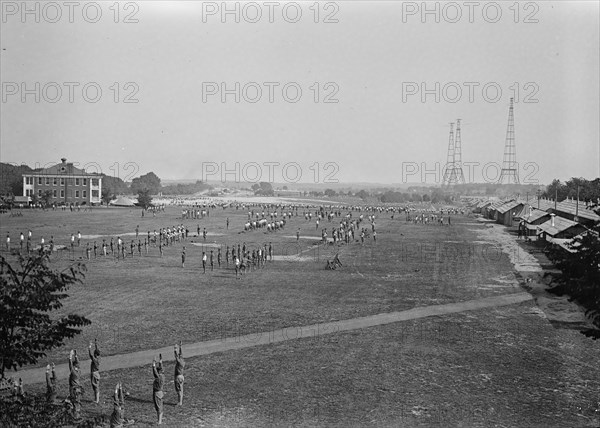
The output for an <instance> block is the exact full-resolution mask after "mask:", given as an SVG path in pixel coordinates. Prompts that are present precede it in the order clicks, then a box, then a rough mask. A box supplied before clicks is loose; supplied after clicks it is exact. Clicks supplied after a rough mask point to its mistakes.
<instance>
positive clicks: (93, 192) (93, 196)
mask: <svg viewBox="0 0 600 428" xmlns="http://www.w3.org/2000/svg"><path fill="white" fill-rule="evenodd" d="M97 197H98V191H97V190H92V198H97Z"/></svg>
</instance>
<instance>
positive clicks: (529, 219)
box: [521, 209, 550, 223]
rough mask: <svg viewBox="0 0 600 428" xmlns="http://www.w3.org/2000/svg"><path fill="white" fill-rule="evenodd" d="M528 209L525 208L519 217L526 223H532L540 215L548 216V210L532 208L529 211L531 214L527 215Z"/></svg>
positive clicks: (540, 216)
mask: <svg viewBox="0 0 600 428" xmlns="http://www.w3.org/2000/svg"><path fill="white" fill-rule="evenodd" d="M528 211H529V210H525V211H524V212H523V214H521V218H522V219H523V220H525V221H526V222H527V223H532V222H534V221H536V220H539V219H540V218H542V217H545V216H550V214H549V213H548V212H546V211H542V210H538V209H533V210H532V211H531V215H528V214H529V213H528Z"/></svg>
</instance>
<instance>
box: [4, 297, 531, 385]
mask: <svg viewBox="0 0 600 428" xmlns="http://www.w3.org/2000/svg"><path fill="white" fill-rule="evenodd" d="M531 299H532V297H531V295H530V294H529V293H515V294H506V295H503V296H494V297H488V298H483V299H478V300H469V301H466V302H459V303H448V304H444V305H433V306H422V307H417V308H413V309H409V310H406V311H401V312H389V313H382V314H377V315H371V316H367V317H361V318H352V319H347V320H342V321H334V322H328V323H322V324H312V325H307V326H299V327H287V328H283V329H278V330H272V331H264V332H257V333H254V334H247V335H239V336H233V337H227V338H223V339H216V340H209V341H206V342H197V343H189V344H184V346H183V348H184V355H185V357H186V358H189V357H196V356H199V355H207V354H212V353H215V352H225V351H230V350H234V349H242V348H248V347H251V346H258V345H267V344H270V343H277V342H284V341H287V340H294V339H303V338H310V337H316V336H319V335H324V334H331V333H337V332H342V331H350V330H357V329H361V328H368V327H374V326H378V325H384V324H390V323H395V322H400V321H407V320H413V319H418V318H425V317H431V316H438V315H446V314H453V313H458V312H464V311H472V310H478V309H485V308H494V307H499V306H506V305H512V304H516V303H521V302H525V301H528V300H531ZM84 351H85V350H80V352H81V353H83V352H84ZM159 353H162V355H163V359H164V360H165V361H170V360H173V345H169V346H167V347H164V348H160V349H147V350H144V351H138V352H132V353H130V354H122V355H112V356H109V357H104V358H103V359H102V364H101V368H102V371H110V370H116V369H122V368H130V367H139V366H143V365H148V364H150V363H151V362H152V358H154V357H157V356H158V354H159ZM65 359H66V358H65ZM88 365H89V361H88V360H87V356H86V360H83V361H82V367H83V370H82V371H83V372H84V373H87V370H88ZM45 370H46V369H45V368H43V367H40V368H35V369H27V370H23V371H19V372H16V373H15V372H13V373H11V374H10V375H11V376H12V377H14V378H19V377H20V378H22V379H23V382H24V383H25V384H33V383H38V382H44V380H45ZM56 374H57V376H58V378H59V379H65V378H66V377H68V367H67V364H60V365H57V366H56Z"/></svg>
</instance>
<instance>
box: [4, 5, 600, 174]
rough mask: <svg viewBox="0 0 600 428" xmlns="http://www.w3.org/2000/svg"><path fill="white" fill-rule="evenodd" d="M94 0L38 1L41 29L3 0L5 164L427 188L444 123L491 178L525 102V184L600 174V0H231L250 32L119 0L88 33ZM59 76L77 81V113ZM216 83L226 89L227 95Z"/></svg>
mask: <svg viewBox="0 0 600 428" xmlns="http://www.w3.org/2000/svg"><path fill="white" fill-rule="evenodd" d="M89 3H90V2H81V3H80V4H79V6H78V7H76V8H75V9H74V10H73V16H72V21H73V22H72V23H71V22H69V20H70V17H69V8H68V6H66V5H64V3H63V2H58V3H54V4H55V5H57V6H56V7H55V6H52V7H50V6H46V7H44V3H39V4H38V6H35V5H36V4H37V3H36V2H28V3H27V4H28V7H30V8H31V9H34V8H35V7H39V10H40V12H39V13H40V17H39V21H40V22H39V23H38V22H35V21H36V16H35V14H34V13H31V14H26V15H23V14H22V10H21V7H22V3H21V2H4V1H3V2H2V13H3V16H2V23H1V25H2V29H1V42H0V44H1V47H2V50H1V51H0V54H1V77H2V79H1V80H2V96H3V99H2V104H1V108H2V112H1V124H0V128H1V131H0V133H1V134H0V136H1V147H0V158H1V160H2V161H3V162H14V163H18V164H20V163H26V164H28V165H30V166H34V165H35V164H36V163H37V164H40V165H44V164H51V163H57V162H59V161H60V158H61V157H63V156H64V157H66V158H68V159H69V161H72V162H77V163H78V164H79V166H84V165H86V164H87V166H88V170H90V171H91V170H94V169H95V168H94V167H92V166H91V163H95V164H96V165H98V167H99V168H100V169H101V171H102V172H104V173H106V174H109V175H116V174H117V173H118V174H119V176H120V177H121V178H126V179H131V178H132V176H135V175H140V174H144V173H147V172H149V171H154V172H155V173H156V174H157V175H158V176H159V177H161V178H162V179H184V178H185V179H192V178H198V179H200V178H207V179H213V180H214V179H219V178H221V175H220V173H221V167H222V166H225V168H227V169H229V170H231V171H233V170H235V164H236V162H239V164H240V172H239V175H236V174H234V173H230V174H228V175H227V176H226V177H225V178H226V180H229V181H233V180H237V179H243V178H244V177H245V178H248V179H250V180H255V179H257V178H260V179H262V180H263V181H268V179H269V178H271V179H272V180H273V181H276V182H282V181H286V179H287V180H289V181H295V180H296V179H299V180H300V181H301V182H313V181H319V182H323V181H324V180H325V179H330V180H331V179H336V180H339V181H341V182H348V181H352V182H358V181H360V182H379V183H400V182H403V181H404V182H420V181H427V182H428V183H434V182H439V181H440V180H441V175H440V174H439V173H438V174H436V173H435V171H436V168H438V167H439V168H440V169H441V167H442V166H443V165H444V163H445V162H446V154H447V144H448V132H449V123H450V122H454V121H455V120H456V119H457V118H460V119H462V150H463V158H462V160H463V162H472V163H473V164H471V165H472V166H471V167H470V168H471V171H472V172H473V176H471V177H470V179H471V180H470V181H477V182H481V181H484V180H487V181H494V179H495V178H496V177H497V168H498V167H499V166H500V165H501V163H502V156H503V152H504V143H505V136H506V127H507V116H508V106H509V98H510V97H511V96H515V97H517V99H516V100H515V110H514V112H515V135H516V151H517V160H518V162H519V169H520V178H521V181H522V182H526V183H534V182H535V181H538V182H539V183H540V184H545V183H548V182H549V181H551V180H552V179H553V178H560V179H561V180H564V179H568V178H570V177H573V176H582V177H585V178H588V179H592V178H595V177H598V176H600V131H599V126H600V125H599V118H600V109H599V104H600V87H599V83H600V79H599V76H600V70H599V52H600V46H599V43H600V42H599V40H600V35H599V27H600V24H599V16H600V11H599V2H597V1H580V2H576V1H568V2H558V1H552V2H549V1H545V2H529V3H528V4H527V5H525V3H521V5H520V7H519V8H518V9H517V8H514V7H513V8H512V9H511V5H512V3H513V2H499V3H497V4H495V3H494V4H490V2H480V4H479V6H477V7H475V9H474V10H473V11H472V12H473V13H472V16H471V17H470V16H469V12H470V10H469V7H468V6H467V5H465V4H464V2H457V3H453V5H452V6H447V5H446V4H445V3H440V4H437V7H438V8H439V11H440V13H439V21H440V22H439V23H436V22H435V20H436V16H435V14H429V15H423V14H422V12H423V11H422V10H420V9H421V2H417V3H410V2H409V3H400V2H391V1H386V2H384V1H381V2H380V1H369V2H359V1H352V2H350V1H339V2H331V3H330V4H327V5H326V4H325V3H323V2H322V3H320V4H319V7H318V8H317V7H315V6H314V5H313V2H298V3H296V4H292V5H288V6H286V8H285V10H284V6H285V5H287V3H283V2H282V3H279V4H276V5H274V6H269V4H268V3H265V2H257V3H253V4H247V3H239V4H237V6H236V3H234V2H230V3H228V7H229V8H230V9H232V10H234V9H235V8H236V7H238V8H239V11H240V13H239V21H240V22H239V23H237V22H235V21H236V16H235V14H234V13H232V14H227V15H224V16H223V15H222V13H221V12H222V10H221V8H222V4H221V2H217V3H212V2H172V1H171V2H155V1H152V2H150V1H138V2H130V3H128V4H126V3H120V7H119V10H118V12H119V14H118V16H115V12H116V8H114V7H113V8H112V9H111V5H112V4H113V2H112V1H111V2H98V3H97V4H96V5H98V6H99V9H100V10H101V12H102V16H101V17H99V19H98V21H97V22H95V23H92V22H88V21H93V20H95V16H96V12H97V11H96V9H95V8H94V4H92V5H91V6H90V4H89ZM498 4H499V5H500V11H501V13H502V15H501V16H500V17H498V18H497V12H498V8H497V7H496V5H498ZM84 6H85V7H86V8H85V12H84V11H83V10H84ZM428 7H429V8H431V9H432V10H433V9H434V8H435V7H436V3H433V2H431V3H429V4H428ZM317 9H318V12H319V13H318V16H316V10H317ZM417 9H418V10H417ZM484 9H485V10H484ZM259 10H260V12H261V13H262V16H261V17H260V18H257V11H259ZM57 11H58V12H61V13H62V16H61V17H60V18H57ZM271 11H272V16H269V14H270V12H271ZM298 11H301V13H302V15H301V17H300V18H299V20H298V22H295V23H294V22H292V21H295V20H296V14H297V12H298ZM458 11H460V12H461V13H462V16H460V17H457V12H458ZM126 18H129V20H130V21H135V20H137V22H129V23H126V22H123V21H124V20H126ZM115 19H117V20H118V21H119V22H118V23H115V22H114V21H115ZM315 19H316V20H317V21H318V22H317V23H315V22H314V21H315ZM270 20H272V21H273V22H269V21H270ZM325 20H329V21H336V20H337V21H338V22H329V23H325V22H323V21H325ZM494 20H497V22H493V21H494ZM515 20H517V21H518V22H516V23H515ZM50 21H58V22H50ZM223 21H225V23H223ZM250 21H258V22H255V23H253V22H250ZM288 21H289V22H288ZM424 21H425V22H424ZM451 21H458V22H451ZM469 21H473V22H469ZM525 21H537V22H525ZM36 82H39V85H40V86H39V91H36V86H35V84H36ZM52 82H56V84H54V83H52ZM65 82H75V83H77V84H79V86H72V87H73V102H69V87H68V84H67V85H66V84H65ZM115 82H116V86H115ZM128 82H132V83H133V84H130V85H129V86H127V84H128ZM210 82H214V83H216V85H214V84H213V83H210ZM236 82H239V85H240V86H239V87H240V91H239V92H238V93H237V94H236V93H235V92H236V90H235V88H236V86H235V85H236ZM252 82H256V84H254V83H252ZM264 82H273V83H270V84H266V85H265V83H264ZM436 82H439V91H436ZM465 82H472V83H467V84H465ZM221 83H224V85H225V86H226V87H227V88H228V89H230V90H231V93H229V94H227V95H226V96H225V102H223V100H222V98H221V95H222V94H221ZM248 83H250V84H249V85H248ZM315 83H316V84H315ZM86 84H87V85H88V86H87V100H86V99H85V98H84V96H83V95H84V94H83V93H82V88H83V86H84V85H86ZM286 84H287V92H286V93H285V94H284V93H282V88H283V87H284V85H286ZM328 84H329V85H328ZM485 85H487V86H486V87H487V92H484V91H483V87H484V86H485ZM257 86H258V87H259V88H261V90H262V95H261V96H260V98H259V96H258V93H257V92H256V88H257ZM57 87H60V88H62V94H58V93H57V92H56V88H57ZM95 87H99V88H100V89H101V90H102V94H101V96H99V97H98V100H97V102H95V103H94V102H92V100H93V98H94V97H96V92H95ZM117 87H118V88H119V91H118V94H117V90H116V88H117ZM469 87H471V88H472V89H473V92H472V99H471V100H470V99H469V98H470V96H469V95H470V94H469ZM244 88H245V90H244ZM269 88H272V90H273V102H270V100H269ZM297 88H300V89H301V90H302V94H301V96H300V97H299V100H297V101H296V102H292V101H294V97H296V89H297ZM317 88H318V91H317ZM456 88H460V89H461V90H462V94H458V93H457V92H456ZM498 88H499V89H500V90H501V92H502V93H501V94H499V95H498V96H497V94H496V90H497V89H498ZM517 88H518V89H517ZM23 89H29V90H30V91H31V93H29V94H23V92H22V91H23ZM422 89H429V90H430V93H429V94H427V95H426V96H425V99H424V100H423V99H422V93H421V90H422ZM36 92H37V94H36ZM214 92H217V93H216V94H213V93H214ZM415 92H416V93H415ZM36 95H39V97H40V100H39V102H36V99H35V97H36ZM236 95H237V96H239V97H240V102H239V103H236V102H235V101H236V100H235V97H236ZM284 95H285V96H284ZM115 96H118V98H117V99H116V100H115ZM126 96H129V100H137V101H138V102H137V103H126V102H124V101H125V98H126ZM316 96H318V99H317V101H318V102H315V97H316ZM436 96H439V98H440V99H439V102H436V100H435V97H436ZM23 97H24V98H23ZM286 97H287V98H286ZM326 97H328V98H327V99H328V100H329V101H335V100H337V101H338V102H325V99H326ZM203 98H204V99H203ZM257 99H258V101H257V102H251V101H255V100H257ZM53 100H54V101H56V102H50V101H53ZM536 100H537V102H533V101H536ZM115 101H117V102H115ZM453 101H454V102H453ZM128 162H129V163H132V164H128ZM249 162H255V163H256V164H258V165H260V166H261V168H262V170H261V171H258V170H257V169H256V164H248V163H249ZM270 162H278V163H279V165H276V164H271V165H273V166H271V167H268V166H266V165H265V163H270ZM117 165H118V168H117ZM132 165H135V166H132ZM436 165H437V166H436ZM284 166H285V167H286V168H285V171H284V168H283V167H284ZM298 166H299V167H300V168H301V173H302V176H301V177H300V178H299V177H298V171H297V167H298ZM217 167H218V168H219V169H218V170H217V169H216V168H217ZM203 168H204V173H203ZM425 168H426V169H427V170H429V171H430V173H429V174H428V175H427V176H423V174H421V172H422V170H423V169H425ZM269 169H270V170H271V172H272V176H271V177H269ZM317 171H318V176H317ZM483 171H485V172H486V175H485V176H484V175H483V174H482V173H483ZM284 172H285V175H284ZM403 172H404V174H403ZM467 172H468V171H467V170H466V168H465V174H467ZM208 173H211V174H210V175H208ZM467 175H471V174H467ZM468 178H469V177H468Z"/></svg>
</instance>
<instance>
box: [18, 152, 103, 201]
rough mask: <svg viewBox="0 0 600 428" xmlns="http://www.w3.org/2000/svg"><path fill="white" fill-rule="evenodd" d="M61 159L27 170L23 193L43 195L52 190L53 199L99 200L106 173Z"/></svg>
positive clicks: (24, 194)
mask: <svg viewBox="0 0 600 428" xmlns="http://www.w3.org/2000/svg"><path fill="white" fill-rule="evenodd" d="M61 161H62V162H61V163H59V164H57V165H54V166H52V167H50V168H45V169H43V170H41V171H35V172H31V173H29V174H23V196H33V195H37V196H38V197H41V196H42V195H43V194H44V193H45V192H46V191H48V190H49V191H50V192H51V193H52V197H51V203H56V204H60V203H65V204H69V205H70V204H75V205H82V204H84V203H85V204H86V205H89V204H94V205H95V204H99V203H100V202H101V196H102V175H100V174H97V173H91V174H90V173H87V172H85V170H83V169H79V168H76V167H75V166H74V165H73V164H72V163H67V160H66V159H65V158H62V159H61Z"/></svg>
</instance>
